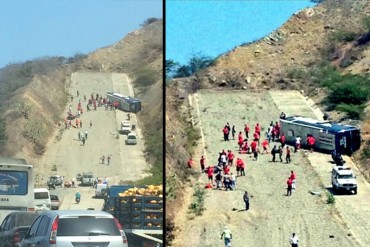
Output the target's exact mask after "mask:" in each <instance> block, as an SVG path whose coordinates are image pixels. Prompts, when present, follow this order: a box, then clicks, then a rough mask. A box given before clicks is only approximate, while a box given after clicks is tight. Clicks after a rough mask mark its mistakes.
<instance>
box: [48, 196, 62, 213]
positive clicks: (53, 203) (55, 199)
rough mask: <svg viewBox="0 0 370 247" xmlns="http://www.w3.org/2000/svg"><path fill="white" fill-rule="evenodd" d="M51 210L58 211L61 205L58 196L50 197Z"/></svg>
mask: <svg viewBox="0 0 370 247" xmlns="http://www.w3.org/2000/svg"><path fill="white" fill-rule="evenodd" d="M50 201H51V210H58V209H59V206H60V203H59V198H58V196H57V195H50Z"/></svg>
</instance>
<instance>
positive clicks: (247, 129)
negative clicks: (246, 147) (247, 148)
mask: <svg viewBox="0 0 370 247" xmlns="http://www.w3.org/2000/svg"><path fill="white" fill-rule="evenodd" d="M244 132H245V138H247V139H248V138H249V126H248V124H245V126H244Z"/></svg>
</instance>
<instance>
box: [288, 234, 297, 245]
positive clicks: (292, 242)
mask: <svg viewBox="0 0 370 247" xmlns="http://www.w3.org/2000/svg"><path fill="white" fill-rule="evenodd" d="M298 242H299V240H298V237H297V235H295V233H293V234H292V237H291V238H290V240H289V243H290V244H291V245H292V247H298Z"/></svg>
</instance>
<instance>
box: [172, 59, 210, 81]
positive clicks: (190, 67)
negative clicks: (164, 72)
mask: <svg viewBox="0 0 370 247" xmlns="http://www.w3.org/2000/svg"><path fill="white" fill-rule="evenodd" d="M170 61H172V60H170ZM214 61H215V59H214V58H211V57H209V56H204V55H201V54H195V55H193V57H192V58H190V59H189V62H188V64H187V65H182V66H179V67H178V68H177V70H176V72H175V73H174V75H173V77H174V78H179V77H187V76H191V75H194V74H195V73H197V72H198V71H200V70H201V69H204V68H206V67H208V66H210V65H212V64H213V63H214ZM172 62H173V61H172ZM169 65H171V64H169ZM172 68H174V66H173V67H172ZM166 69H167V68H166Z"/></svg>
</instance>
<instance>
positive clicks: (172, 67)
mask: <svg viewBox="0 0 370 247" xmlns="http://www.w3.org/2000/svg"><path fill="white" fill-rule="evenodd" d="M179 67H180V64H179V63H178V62H175V61H173V60H172V59H168V60H166V79H171V78H172V77H173V76H174V74H175V72H176V71H177V70H178V69H179Z"/></svg>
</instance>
